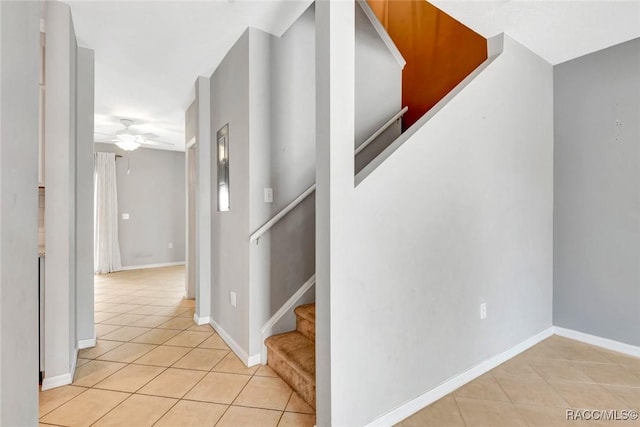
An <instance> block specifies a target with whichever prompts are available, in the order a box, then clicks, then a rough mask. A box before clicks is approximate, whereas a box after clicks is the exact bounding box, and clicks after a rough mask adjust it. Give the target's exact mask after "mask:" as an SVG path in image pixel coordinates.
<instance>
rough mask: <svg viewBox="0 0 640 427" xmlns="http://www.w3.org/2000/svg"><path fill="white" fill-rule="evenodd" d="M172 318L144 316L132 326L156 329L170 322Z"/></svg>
mask: <svg viewBox="0 0 640 427" xmlns="http://www.w3.org/2000/svg"><path fill="white" fill-rule="evenodd" d="M171 319H172V318H171V317H169V316H143V317H142V318H141V319H139V320H137V321H135V322H133V323H132V324H131V326H142V327H144V328H155V327H156V326H158V325H162V324H163V323H166V322H168V321H169V320H171Z"/></svg>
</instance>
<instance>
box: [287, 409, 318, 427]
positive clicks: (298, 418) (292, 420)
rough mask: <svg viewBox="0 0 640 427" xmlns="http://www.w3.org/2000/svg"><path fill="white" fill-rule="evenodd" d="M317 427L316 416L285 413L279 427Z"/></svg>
mask: <svg viewBox="0 0 640 427" xmlns="http://www.w3.org/2000/svg"><path fill="white" fill-rule="evenodd" d="M315 425H316V417H315V415H309V414H298V413H294V412H285V413H284V414H282V418H280V422H279V423H278V427H314V426H315Z"/></svg>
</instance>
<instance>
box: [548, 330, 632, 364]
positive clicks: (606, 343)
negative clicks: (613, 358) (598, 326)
mask: <svg viewBox="0 0 640 427" xmlns="http://www.w3.org/2000/svg"><path fill="white" fill-rule="evenodd" d="M553 332H554V333H555V334H556V335H559V336H561V337H565V338H570V339H572V340H576V341H581V342H583V343H586V344H591V345H595V346H597V347H602V348H605V349H607V350H611V351H616V352H618V353H622V354H626V355H629V356H634V357H640V347H638V346H635V345H631V344H625V343H623V342H620V341H614V340H610V339H608V338H602V337H599V336H597V335H591V334H585V333H584V332H578V331H575V330H573V329H566V328H561V327H559V326H554V327H553Z"/></svg>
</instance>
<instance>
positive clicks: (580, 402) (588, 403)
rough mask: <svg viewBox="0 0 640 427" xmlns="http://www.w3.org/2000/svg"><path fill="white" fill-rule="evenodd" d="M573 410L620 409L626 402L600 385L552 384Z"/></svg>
mask: <svg viewBox="0 0 640 427" xmlns="http://www.w3.org/2000/svg"><path fill="white" fill-rule="evenodd" d="M550 384H551V385H552V386H553V388H555V389H556V390H557V391H558V393H560V394H561V395H562V397H564V398H565V400H566V401H567V402H568V403H569V404H570V405H571V407H573V408H582V409H620V408H624V407H625V406H626V405H625V404H624V402H623V401H622V400H621V399H620V398H618V397H617V396H615V395H614V394H613V393H611V392H609V391H607V390H606V389H605V388H604V387H602V386H601V385H598V384H586V383H575V382H552V383H550Z"/></svg>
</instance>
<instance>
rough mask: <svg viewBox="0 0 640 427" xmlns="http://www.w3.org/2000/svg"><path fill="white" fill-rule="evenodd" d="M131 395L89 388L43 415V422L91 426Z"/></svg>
mask: <svg viewBox="0 0 640 427" xmlns="http://www.w3.org/2000/svg"><path fill="white" fill-rule="evenodd" d="M127 397H129V394H127V393H120V392H117V391H108V390H96V389H91V390H87V391H85V392H84V393H81V394H80V395H78V397H76V398H74V399H71V400H70V401H68V402H67V403H65V404H64V405H62V406H60V407H59V408H57V409H54V410H53V411H52V412H50V413H49V414H47V415H45V416H44V417H42V419H41V420H40V421H42V422H43V423H51V424H60V425H64V426H69V427H75V426H89V425H91V424H93V423H94V422H95V421H96V420H98V419H99V418H100V417H102V416H103V415H104V414H106V413H107V412H109V411H110V410H111V409H113V408H115V407H116V406H117V405H118V404H120V402H122V401H123V400H125V399H126V398H127Z"/></svg>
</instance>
